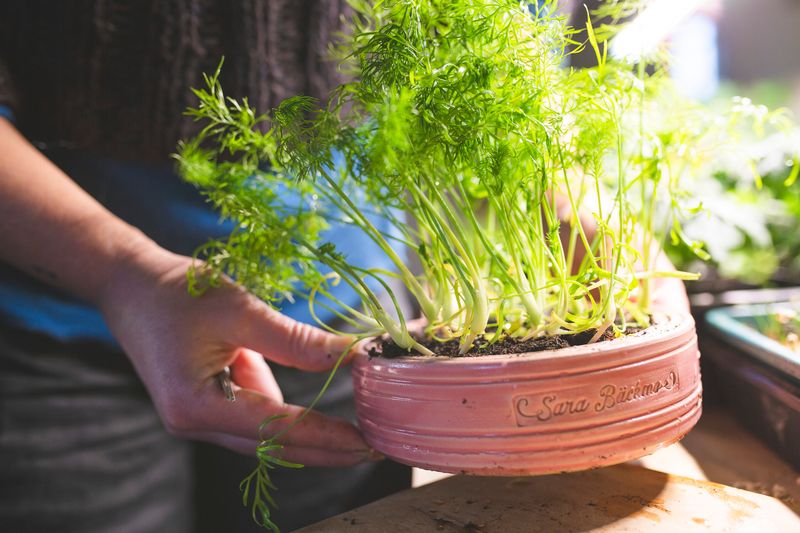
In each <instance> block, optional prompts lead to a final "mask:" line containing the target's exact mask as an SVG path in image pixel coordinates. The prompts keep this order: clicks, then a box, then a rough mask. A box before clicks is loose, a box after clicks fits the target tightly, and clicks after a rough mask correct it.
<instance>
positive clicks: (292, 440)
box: [191, 387, 369, 453]
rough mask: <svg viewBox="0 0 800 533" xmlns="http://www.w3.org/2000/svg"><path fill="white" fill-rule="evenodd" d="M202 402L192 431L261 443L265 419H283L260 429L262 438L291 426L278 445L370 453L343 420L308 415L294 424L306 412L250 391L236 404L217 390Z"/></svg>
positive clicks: (198, 403) (242, 393) (241, 394)
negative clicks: (256, 440)
mask: <svg viewBox="0 0 800 533" xmlns="http://www.w3.org/2000/svg"><path fill="white" fill-rule="evenodd" d="M201 398H205V400H202V399H201ZM201 398H198V400H197V401H196V403H195V404H194V406H193V411H194V417H195V420H194V421H193V426H194V427H193V428H191V430H195V428H197V430H199V431H203V430H204V429H205V428H213V430H214V431H218V432H221V433H227V434H230V435H234V436H237V437H241V438H245V439H258V440H261V439H260V437H259V426H260V425H261V424H262V422H263V421H264V420H266V419H267V418H268V417H271V416H275V415H282V416H284V417H285V418H281V419H276V420H273V421H272V422H270V423H268V424H267V425H266V426H265V427H263V428H262V429H261V437H264V438H266V437H269V436H272V435H276V434H279V433H282V432H283V431H284V430H286V429H287V428H289V426H290V425H292V427H291V429H289V430H288V431H287V432H286V433H285V434H282V435H281V437H280V439H279V442H280V443H281V444H284V445H286V446H293V447H301V448H318V449H326V450H330V451H332V452H362V453H363V452H365V451H366V450H368V449H369V446H368V445H367V443H366V442H365V441H364V439H363V437H362V436H361V433H359V431H358V430H357V429H356V428H355V426H353V425H352V424H351V423H349V422H347V421H346V420H343V419H339V418H333V417H328V416H325V415H323V414H322V413H319V412H317V411H310V412H309V413H307V414H306V415H304V416H302V418H301V419H300V420H299V421H298V422H296V421H297V419H298V418H300V417H301V415H303V413H304V411H305V409H304V408H303V407H299V406H296V405H289V404H285V403H283V402H279V401H276V400H275V399H273V398H270V397H268V396H265V395H263V394H260V393H258V392H256V391H253V390H248V389H240V390H238V391H237V393H236V401H235V402H227V401H225V399H224V397H223V395H222V394H221V393H220V391H219V390H217V388H216V387H214V391H213V393H210V394H203V395H201ZM295 422H296V424H295Z"/></svg>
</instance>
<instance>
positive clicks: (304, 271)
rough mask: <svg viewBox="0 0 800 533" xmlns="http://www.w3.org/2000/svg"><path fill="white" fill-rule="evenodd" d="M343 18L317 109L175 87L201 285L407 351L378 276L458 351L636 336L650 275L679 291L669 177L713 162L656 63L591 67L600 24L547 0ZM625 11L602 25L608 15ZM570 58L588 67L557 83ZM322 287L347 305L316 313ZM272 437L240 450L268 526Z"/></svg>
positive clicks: (707, 130) (378, 5)
mask: <svg viewBox="0 0 800 533" xmlns="http://www.w3.org/2000/svg"><path fill="white" fill-rule="evenodd" d="M350 3H351V4H352V6H353V7H354V8H355V11H356V13H357V14H356V16H355V17H354V18H353V20H352V27H351V30H350V31H349V32H348V33H347V35H346V36H345V37H344V39H343V42H342V43H341V44H340V45H339V47H338V49H337V51H338V53H339V55H340V57H341V58H342V60H343V65H344V66H343V68H345V69H346V70H347V71H348V72H351V73H352V74H353V80H352V81H351V82H349V83H346V84H343V85H341V86H339V87H338V88H337V89H336V90H335V91H334V92H333V93H332V94H331V96H330V99H329V100H328V101H327V102H316V101H314V100H313V99H311V98H308V97H305V96H295V97H292V98H289V99H287V100H285V101H284V102H282V103H281V104H280V105H279V106H278V107H277V108H276V109H274V110H272V111H270V112H269V114H267V115H258V114H257V113H256V111H255V110H253V109H252V108H251V107H250V106H249V105H248V103H247V101H241V102H240V101H236V100H233V99H229V98H226V97H225V95H224V93H223V91H222V88H221V86H220V83H219V71H217V73H215V74H214V75H212V76H209V77H207V78H206V87H205V88H202V89H197V90H195V94H196V95H197V97H198V98H199V101H200V103H199V105H198V107H197V108H195V109H191V110H190V111H189V114H190V115H192V116H193V117H195V118H196V119H197V120H199V121H202V122H203V123H204V124H205V128H204V129H203V131H202V132H201V133H200V134H199V135H198V136H197V137H195V138H194V139H192V140H191V141H188V142H186V143H184V144H182V145H181V146H180V148H179V154H178V156H177V159H178V161H179V166H180V172H181V174H182V175H183V176H184V177H185V178H186V179H187V180H189V181H190V182H192V183H195V184H197V185H198V187H199V188H200V189H201V190H202V191H203V193H204V194H206V195H207V197H208V199H209V201H210V202H211V203H213V205H214V206H215V207H216V208H218V209H219V210H220V212H221V213H222V214H223V215H224V216H225V217H227V218H230V219H232V220H234V221H236V223H237V228H236V230H235V231H234V232H233V233H232V234H231V235H230V236H229V237H228V238H227V240H224V241H215V242H212V243H209V244H208V245H206V246H205V247H203V248H202V249H201V250H199V251H198V255H199V256H200V257H201V258H202V259H204V260H205V261H206V263H207V265H208V267H209V270H210V277H203V281H204V282H205V283H209V282H210V283H211V284H212V285H213V284H214V283H215V282H216V281H217V280H218V279H219V276H222V275H229V276H231V277H233V278H235V279H236V280H237V282H238V283H240V284H241V285H243V286H244V287H246V288H247V289H249V290H251V291H253V292H254V293H255V294H257V295H258V296H260V297H261V298H263V299H264V300H265V301H267V302H269V303H270V304H271V305H274V306H276V307H279V306H280V304H281V302H282V301H284V300H292V299H293V298H298V297H299V298H306V299H308V302H309V306H310V307H311V308H312V312H313V309H314V308H315V307H317V306H322V307H324V308H326V309H331V310H335V312H336V313H337V316H339V317H340V318H342V319H343V320H344V321H345V322H346V323H347V324H348V325H349V327H350V328H352V329H353V330H355V331H356V332H357V338H365V337H368V336H374V335H379V334H388V335H389V336H390V337H391V338H392V339H393V341H394V342H395V343H396V344H397V345H399V346H400V347H404V348H407V349H409V350H416V351H417V352H419V353H423V354H430V353H431V352H430V351H429V350H428V349H427V348H425V347H424V346H422V345H421V344H420V343H419V342H417V340H416V339H415V338H414V337H412V335H411V334H410V332H409V329H408V319H409V318H411V317H405V316H403V313H402V312H401V310H400V309H399V306H397V305H396V299H395V295H394V294H393V292H392V290H391V288H390V285H389V282H390V281H400V282H401V283H402V284H403V285H404V286H405V288H406V289H407V290H408V292H409V293H410V294H411V295H412V297H413V298H414V299H415V300H416V302H417V303H418V304H419V308H420V309H421V310H422V313H423V315H424V319H425V322H426V324H427V326H426V329H425V332H426V333H427V335H429V336H430V337H431V338H435V339H438V340H442V341H444V340H449V339H459V343H460V348H461V352H462V353H465V352H467V351H468V350H469V349H470V347H471V346H472V343H473V341H474V340H475V339H476V338H477V337H478V336H479V335H486V336H487V338H490V339H491V342H496V341H497V340H498V339H501V338H503V337H504V336H515V337H526V338H532V337H536V336H540V335H555V334H561V333H576V332H581V331H587V330H591V329H596V336H595V338H597V337H598V336H599V335H600V334H602V333H603V332H604V331H606V330H608V329H609V328H612V329H613V331H614V332H615V333H617V334H622V333H623V332H624V330H625V328H626V324H627V323H629V322H630V321H635V322H636V323H637V324H638V325H639V326H643V327H646V326H647V325H648V324H649V317H650V313H651V308H650V305H651V301H652V289H651V283H652V280H653V279H654V278H656V277H658V276H678V277H683V278H690V277H692V275H690V274H684V273H674V272H658V271H656V270H655V264H656V257H655V256H656V251H657V250H658V248H659V245H660V244H662V243H663V241H664V240H665V239H666V238H667V237H668V236H669V237H670V238H671V239H672V240H674V241H676V242H683V243H685V244H686V245H688V246H689V248H690V249H694V250H695V251H696V252H697V253H700V254H702V253H703V252H702V249H701V246H700V244H699V243H694V242H692V241H691V240H690V239H688V237H687V236H686V234H685V232H684V231H683V230H682V227H681V223H680V221H681V219H682V217H683V216H684V215H685V214H686V213H690V212H691V211H692V210H693V209H696V208H697V202H696V201H695V200H694V199H693V198H692V196H691V194H690V193H688V192H686V191H685V188H684V180H685V178H686V177H687V176H690V175H692V173H694V172H696V171H697V170H698V169H699V168H703V166H704V165H705V164H707V163H708V161H709V160H710V159H713V157H714V151H715V149H716V148H717V147H718V144H717V143H718V142H719V140H720V139H721V138H722V137H720V135H719V132H720V131H721V130H722V128H721V123H720V121H718V120H708V118H709V117H708V115H707V114H706V113H705V112H704V111H703V110H702V109H701V108H699V107H698V106H697V105H695V104H693V103H691V102H687V101H685V100H684V99H682V98H681V97H680V96H678V95H677V93H676V92H675V91H673V90H672V89H671V87H670V84H669V81H668V79H667V77H666V75H665V73H664V69H663V68H662V65H661V64H656V63H653V64H649V65H645V64H644V63H642V64H641V65H639V68H636V67H635V66H634V65H631V64H628V63H625V62H624V61H622V60H616V59H612V58H611V57H609V55H608V53H607V52H608V41H607V39H608V35H612V34H613V31H611V28H610V27H608V26H604V27H603V28H602V30H603V31H602V32H600V33H598V32H595V30H594V28H593V26H592V24H591V22H590V23H589V24H587V26H586V27H585V28H571V27H569V26H568V25H567V23H566V21H565V18H564V17H563V16H562V15H561V14H559V12H558V9H557V8H558V2H556V1H555V0H549V1H544V2H538V3H536V4H535V6H536V7H533V8H529V6H528V5H527V4H526V3H524V2H519V1H514V0H383V1H378V2H375V1H372V0H351V2H350ZM631 5H632V4H631V3H629V2H613V3H611V4H608V5H607V7H606V8H605V11H604V13H603V15H604V16H606V17H607V20H612V21H613V20H614V19H615V18H616V19H620V20H621V19H623V18H624V17H625V16H627V15H628V14H629V12H630V9H631ZM532 11H533V12H532ZM587 47H590V48H591V49H592V50H593V51H594V53H595V55H596V56H597V60H598V66H597V67H596V68H591V69H585V70H573V69H570V68H567V67H565V63H566V60H567V56H568V55H569V54H570V53H573V52H574V51H576V50H578V51H580V50H583V49H586V48H587ZM645 67H647V68H645ZM289 195H291V197H293V198H300V199H301V200H299V201H297V202H294V203H293V204H290V205H287V204H286V203H285V202H282V199H283V198H285V197H287V196H289ZM579 213H581V214H582V216H578V214H579ZM376 216H377V217H382V218H384V219H388V220H389V221H391V222H392V223H393V225H394V227H395V228H396V230H397V232H399V235H387V234H385V233H384V232H382V231H380V230H379V229H378V228H377V227H376V225H375V224H374V222H373V221H374V220H375V218H374V217H376ZM406 217H408V219H407V218H406ZM332 223H346V224H349V225H351V226H353V227H355V228H358V229H359V230H360V231H361V232H363V234H364V235H366V236H368V237H369V239H371V240H372V241H373V242H374V243H375V244H376V246H377V247H378V248H379V249H380V250H381V253H382V254H384V255H385V258H386V259H388V260H389V261H390V262H391V263H392V264H393V266H394V271H386V270H370V269H364V268H359V267H357V266H355V265H354V264H353V263H351V262H350V261H349V260H348V258H347V257H344V256H343V255H342V254H341V253H339V252H338V251H337V249H336V247H335V245H334V244H333V243H330V242H326V241H325V239H324V235H325V234H324V231H325V229H326V228H327V227H329V225H330V224H332ZM406 254H411V255H412V256H414V259H415V260H416V261H417V262H418V263H419V264H421V267H422V271H421V273H416V272H412V270H411V269H410V268H409V266H408V265H409V264H410V262H409V260H408V258H407V255H406ZM337 283H345V284H346V285H348V286H349V287H351V288H352V289H353V290H354V291H355V292H356V294H357V295H358V296H359V298H360V300H361V307H360V308H359V309H355V308H353V307H351V306H348V305H345V303H343V302H340V301H337V300H336V298H335V297H334V296H333V294H332V293H331V292H330V290H329V289H330V287H331V286H332V285H335V284H337ZM376 284H377V286H379V287H382V290H385V291H386V292H387V293H389V295H390V296H391V301H393V302H395V305H394V307H395V309H386V308H384V307H383V305H382V304H381V300H380V299H379V298H378V294H377V293H376V290H375V287H376ZM194 287H195V289H196V290H201V289H202V288H203V287H201V286H199V285H198V284H197V283H196V284H195V285H194ZM326 327H327V326H326ZM275 443H276V441H275V440H274V439H267V440H265V441H264V442H262V445H261V447H260V448H259V454H260V455H259V458H260V460H261V467H260V468H259V470H257V471H256V473H254V476H251V477H250V478H248V479H247V480H246V481H245V483H244V485H243V486H244V488H245V489H248V488H251V487H254V488H255V493H254V492H253V491H252V490H250V491H249V492H248V491H247V490H246V491H245V501H247V498H248V496H251V497H252V498H253V499H252V502H253V506H254V516H256V517H257V519H259V518H258V517H259V515H260V521H261V522H262V523H264V524H266V525H268V526H270V527H272V526H274V524H272V522H271V521H270V520H269V515H268V506H267V504H268V503H271V501H270V498H269V496H268V490H267V489H269V488H271V487H270V482H269V478H268V474H269V472H268V471H269V468H271V466H273V464H280V463H279V462H278V460H276V459H274V457H275V453H277V452H279V449H278V448H275V447H274V446H275Z"/></svg>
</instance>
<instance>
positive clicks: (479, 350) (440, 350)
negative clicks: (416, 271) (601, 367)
mask: <svg viewBox="0 0 800 533" xmlns="http://www.w3.org/2000/svg"><path fill="white" fill-rule="evenodd" d="M633 331H635V330H631V328H629V329H628V333H631V332H633ZM595 332H596V330H594V329H590V330H587V331H584V332H581V333H575V334H569V335H552V336H547V337H536V338H534V339H529V340H523V339H518V338H510V337H505V338H502V339H500V340H498V341H497V342H495V343H493V344H490V343H489V339H488V338H487V337H485V336H483V335H481V336H479V337H477V338H476V339H475V342H474V343H473V344H472V348H470V350H469V351H468V352H467V353H466V354H463V355H461V354H459V353H458V339H452V340H449V341H447V342H437V341H434V340H431V339H420V338H417V341H419V343H420V344H422V345H423V346H425V347H426V348H428V349H429V350H430V351H432V352H433V353H435V354H436V355H444V356H447V357H480V356H482V355H506V354H518V353H530V352H542V351H545V350H557V349H559V348H567V347H569V346H580V345H583V344H586V343H588V342H589V340H591V338H592V337H593V336H594V334H595ZM613 338H614V333H613V332H612V331H611V330H610V329H609V330H606V332H605V333H604V334H603V335H602V337H600V339H598V341H597V342H601V341H607V340H611V339H613ZM368 353H369V356H370V357H387V358H389V359H391V358H394V357H402V356H409V355H412V356H418V357H423V356H422V355H420V354H419V353H417V352H414V351H408V350H406V349H405V348H400V347H399V346H397V345H396V344H395V343H394V341H392V340H391V339H376V342H375V343H374V344H373V345H372V346H371V347H370V348H369V352H368Z"/></svg>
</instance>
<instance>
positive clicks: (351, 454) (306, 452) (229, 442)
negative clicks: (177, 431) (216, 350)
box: [186, 431, 384, 466]
mask: <svg viewBox="0 0 800 533" xmlns="http://www.w3.org/2000/svg"><path fill="white" fill-rule="evenodd" d="M186 437H187V438H190V439H194V440H201V441H204V442H210V443H212V444H216V445H217V446H222V447H223V448H228V449H229V450H233V451H235V452H237V453H241V454H243V455H250V456H253V455H255V453H256V449H257V448H258V444H259V441H255V440H252V439H243V438H241V437H237V436H234V435H228V434H227V433H220V432H216V431H203V432H192V433H189V434H187V435H186ZM275 456H276V457H278V458H280V459H283V460H284V461H289V462H290V463H298V464H301V465H303V466H353V465H357V464H359V463H364V462H369V461H380V460H382V459H384V457H383V455H381V454H380V453H378V452H376V451H374V450H361V451H346V452H340V451H333V450H323V449H319V448H301V447H297V446H286V447H284V448H283V449H281V450H276V452H275Z"/></svg>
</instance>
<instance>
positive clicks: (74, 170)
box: [0, 106, 393, 343]
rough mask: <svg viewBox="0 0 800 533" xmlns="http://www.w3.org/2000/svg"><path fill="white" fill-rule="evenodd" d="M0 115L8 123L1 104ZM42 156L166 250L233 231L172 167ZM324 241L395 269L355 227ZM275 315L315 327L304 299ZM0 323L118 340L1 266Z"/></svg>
mask: <svg viewBox="0 0 800 533" xmlns="http://www.w3.org/2000/svg"><path fill="white" fill-rule="evenodd" d="M0 116H4V117H6V118H9V119H12V120H13V117H12V115H11V114H10V112H9V111H8V109H7V108H4V107H3V106H0ZM44 153H45V155H46V156H47V157H49V158H50V159H51V160H52V161H53V162H54V163H55V164H56V165H58V166H59V167H60V168H61V169H62V170H64V172H66V174H67V175H68V176H70V177H71V178H72V179H73V180H75V181H76V182H77V183H78V185H80V186H81V187H82V188H83V189H84V190H86V191H87V192H88V193H89V194H91V195H92V196H93V197H94V198H95V199H97V200H98V201H99V202H100V203H102V204H103V205H104V206H105V207H106V208H107V209H109V210H110V211H111V212H112V213H114V214H116V215H117V216H118V217H120V218H122V219H123V220H125V221H126V222H128V223H130V224H131V225H133V226H136V227H137V228H139V229H140V230H142V231H143V232H144V233H145V234H147V235H148V236H149V237H150V238H152V239H153V240H154V241H155V242H157V243H158V244H159V245H161V246H162V247H164V248H166V249H168V250H171V251H173V252H176V253H179V254H183V255H191V254H192V253H193V252H194V250H195V249H196V248H197V247H198V246H200V245H201V244H203V243H205V242H207V241H208V240H210V239H213V238H219V237H224V236H227V235H228V234H229V233H230V231H231V229H232V224H231V223H230V222H229V221H222V220H220V217H219V215H218V214H217V213H216V212H215V211H214V210H213V209H212V208H211V206H210V205H209V204H208V203H206V201H205V199H204V198H203V197H202V196H201V195H200V194H199V193H198V191H197V190H196V189H195V188H194V187H193V186H192V185H189V184H187V183H185V182H183V181H182V180H181V179H180V178H179V177H178V176H176V175H175V173H174V170H173V168H172V167H171V166H170V165H154V164H146V163H138V162H125V161H119V160H115V159H109V158H105V157H100V156H97V155H94V154H90V153H86V152H82V151H76V150H68V149H50V150H45V151H44ZM292 201H296V200H293V199H291V198H287V202H292ZM0 216H1V215H0ZM374 223H375V224H376V225H377V226H378V229H379V230H381V231H384V232H387V233H388V232H391V227H390V225H389V223H388V222H387V221H386V220H384V219H375V220H374ZM325 237H326V240H328V241H330V242H332V243H333V244H335V245H336V248H337V250H338V251H339V252H341V253H343V254H344V255H345V256H347V257H348V259H349V260H350V261H351V262H353V263H354V264H356V265H358V266H361V267H365V268H369V267H372V268H384V269H389V270H393V268H392V265H391V263H390V261H389V259H388V258H387V257H386V256H385V255H384V253H383V252H381V251H380V249H379V248H378V247H377V246H376V245H375V244H374V243H373V242H372V241H371V240H370V239H369V238H368V237H367V236H366V235H365V234H364V233H363V232H361V231H360V230H358V229H357V228H354V227H352V226H347V225H332V226H331V228H330V229H329V230H328V231H327V232H326V235H325ZM87 275H91V258H87ZM332 291H335V292H334V293H335V295H336V296H337V297H339V298H340V299H341V300H342V301H343V302H345V303H347V304H348V305H351V306H355V307H357V306H358V303H359V299H358V297H357V295H356V294H355V292H354V291H352V289H351V288H349V287H347V286H346V284H345V283H340V284H339V285H338V286H337V287H336V288H334V289H332ZM281 310H282V312H283V313H285V314H287V315H288V316H290V317H292V318H294V319H295V320H299V321H301V322H305V323H310V324H313V323H315V321H314V320H313V318H312V316H311V314H310V311H309V309H308V303H307V301H306V300H304V299H302V298H299V299H297V300H296V301H295V302H294V303H290V302H286V303H285V305H283V307H282V309H281ZM316 311H317V316H318V317H319V318H320V319H322V320H323V321H328V320H331V319H332V318H333V314H332V313H331V312H330V311H326V310H325V309H323V308H321V307H318V308H317V309H316ZM3 324H5V325H10V326H15V327H21V328H25V329H28V330H32V331H37V332H41V333H46V334H48V335H50V336H52V337H55V338H57V339H60V340H79V339H93V340H99V341H104V342H108V343H115V342H116V341H115V340H114V338H113V337H112V335H111V333H110V331H109V330H108V328H107V327H106V324H105V322H104V320H103V318H102V316H101V314H100V313H99V311H98V310H97V309H96V308H94V307H93V306H91V305H90V304H88V303H86V302H84V301H82V300H80V299H78V298H75V297H73V296H71V295H69V294H67V293H65V292H64V291H60V290H58V289H54V288H52V287H50V286H48V285H46V284H44V283H42V282H40V281H38V280H36V279H34V278H32V277H30V276H28V275H26V274H24V273H22V272H20V271H18V270H16V269H15V268H13V267H11V266H10V265H6V264H3V263H0V325H3Z"/></svg>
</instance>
